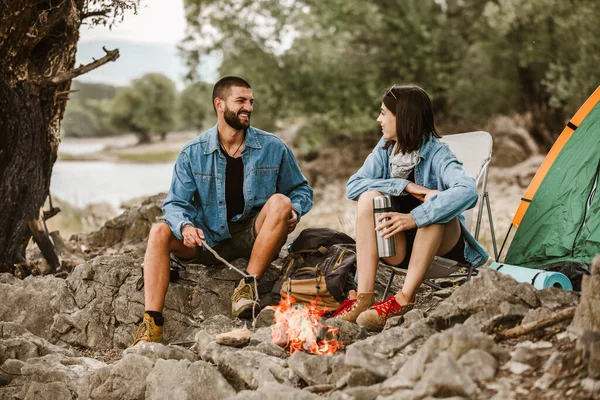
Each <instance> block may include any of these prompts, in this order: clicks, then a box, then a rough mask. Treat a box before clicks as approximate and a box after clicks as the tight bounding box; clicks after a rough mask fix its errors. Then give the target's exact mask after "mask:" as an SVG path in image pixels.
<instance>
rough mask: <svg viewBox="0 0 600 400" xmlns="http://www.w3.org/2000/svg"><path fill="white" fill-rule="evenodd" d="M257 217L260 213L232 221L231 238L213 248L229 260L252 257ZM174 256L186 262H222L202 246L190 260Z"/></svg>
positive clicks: (207, 263) (204, 263)
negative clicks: (242, 219)
mask: <svg viewBox="0 0 600 400" xmlns="http://www.w3.org/2000/svg"><path fill="white" fill-rule="evenodd" d="M256 217H258V214H256V215H255V216H253V217H250V218H248V219H246V220H244V221H241V222H230V223H229V233H230V234H231V238H229V239H227V240H224V241H222V242H220V243H219V244H217V245H215V246H214V247H213V250H215V251H216V252H217V253H218V254H219V255H220V256H221V257H223V258H224V259H225V260H227V261H233V260H235V259H237V258H250V254H251V253H252V247H253V246H254V242H255V241H256V232H255V230H254V223H255V222H256ZM173 256H175V258H176V259H177V260H178V261H180V262H183V263H186V264H202V265H216V264H221V262H220V261H219V260H217V259H216V258H215V256H214V255H213V254H212V253H211V252H210V251H208V250H206V249H203V248H202V247H198V252H197V253H196V257H195V258H192V259H189V260H188V259H185V260H184V259H182V258H180V257H178V256H177V255H175V254H173Z"/></svg>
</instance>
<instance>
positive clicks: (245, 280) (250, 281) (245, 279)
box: [242, 276, 254, 283]
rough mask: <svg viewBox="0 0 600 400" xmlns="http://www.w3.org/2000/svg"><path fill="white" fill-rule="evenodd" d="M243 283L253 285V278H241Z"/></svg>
mask: <svg viewBox="0 0 600 400" xmlns="http://www.w3.org/2000/svg"><path fill="white" fill-rule="evenodd" d="M242 280H243V281H244V282H245V283H254V276H249V277H247V278H242Z"/></svg>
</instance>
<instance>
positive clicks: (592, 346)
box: [569, 254, 600, 379]
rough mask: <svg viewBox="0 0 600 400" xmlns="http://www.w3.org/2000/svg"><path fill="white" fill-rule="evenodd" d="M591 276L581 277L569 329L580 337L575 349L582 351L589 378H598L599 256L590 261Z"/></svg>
mask: <svg viewBox="0 0 600 400" xmlns="http://www.w3.org/2000/svg"><path fill="white" fill-rule="evenodd" d="M591 271H592V274H591V275H589V276H583V280H582V282H581V301H580V303H579V306H578V307H577V310H576V311H575V317H574V318H573V322H572V323H571V326H570V327H569V328H570V329H571V331H573V332H575V333H577V334H578V335H579V336H580V337H579V339H578V340H577V347H578V348H579V349H581V350H583V355H584V357H585V359H586V361H587V363H588V374H589V376H590V377H591V378H594V379H598V378H600V254H598V255H596V257H594V259H593V260H592V266H591Z"/></svg>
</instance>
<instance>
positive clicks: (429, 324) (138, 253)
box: [0, 196, 600, 400]
mask: <svg viewBox="0 0 600 400" xmlns="http://www.w3.org/2000/svg"><path fill="white" fill-rule="evenodd" d="M161 201H162V197H161V196H156V197H153V198H150V199H148V200H147V201H146V202H144V204H143V205H142V206H141V207H139V208H132V209H130V210H129V211H127V212H126V213H124V214H123V215H121V216H119V217H117V218H116V219H114V220H111V221H109V222H108V223H107V224H106V225H105V226H104V227H102V228H101V229H100V230H98V231H96V232H93V233H90V234H81V235H76V236H73V237H72V238H71V239H70V240H68V241H65V242H64V243H61V244H60V249H61V252H62V255H63V265H64V273H63V274H61V276H63V278H59V277H55V276H52V275H46V276H42V275H38V276H33V275H32V276H28V277H27V278H25V279H23V280H21V279H18V278H16V277H14V276H12V275H9V274H3V275H0V321H2V322H0V399H142V398H148V399H154V398H156V399H158V398H161V399H171V398H172V399H180V398H189V399H195V398H197V399H313V398H314V399H318V398H321V397H329V398H333V399H361V400H362V399H365V400H366V399H379V400H383V399H432V398H454V399H459V398H473V399H488V398H494V399H518V398H549V399H563V398H572V399H587V398H600V301H599V300H600V295H599V293H600V259H598V260H597V261H598V262H597V263H596V264H595V265H594V267H593V274H592V275H591V276H588V277H585V280H584V284H583V291H582V293H581V295H580V294H579V293H573V292H565V291H561V290H559V289H555V288H550V289H545V290H541V291H538V290H536V289H534V288H533V287H532V286H531V285H528V284H523V283H517V282H516V281H514V280H513V279H512V278H510V277H507V276H504V275H501V274H499V273H497V272H495V271H491V270H486V271H483V272H481V273H480V274H479V276H477V277H475V278H474V279H472V280H471V281H470V282H467V283H464V284H462V285H460V286H458V285H457V284H458V283H461V282H456V281H450V280H447V281H444V282H441V284H442V286H444V287H445V288H444V289H443V290H441V291H437V292H432V291H431V289H429V288H427V287H423V288H422V289H420V291H419V293H418V304H419V307H418V308H417V309H415V310H412V311H410V312H409V313H407V314H406V315H405V316H404V317H397V318H392V319H391V320H390V321H388V324H387V326H386V328H385V329H384V330H383V332H381V333H379V334H375V335H368V334H367V333H366V332H364V331H362V330H361V329H359V328H358V326H357V325H355V324H350V323H343V322H340V321H332V320H329V321H326V323H329V324H331V325H334V326H336V327H338V328H339V330H340V339H341V341H342V342H343V343H344V345H345V346H344V348H343V349H341V350H339V351H337V352H336V353H334V354H332V355H312V354H307V353H304V352H295V353H294V354H293V355H291V356H290V354H289V352H287V351H285V350H283V349H281V348H280V347H278V346H277V345H275V344H273V343H272V341H271V328H270V325H271V324H272V323H273V311H272V310H268V309H265V310H263V311H262V312H261V313H260V314H259V316H258V318H257V321H256V324H255V327H254V328H252V327H251V326H250V325H248V327H249V328H250V329H252V332H251V335H249V337H248V340H247V341H246V342H242V343H236V345H237V346H238V347H232V346H227V345H224V344H220V343H223V342H222V341H221V340H219V339H218V338H217V335H218V334H221V333H225V332H230V331H232V330H234V329H238V328H242V327H243V326H244V322H243V321H240V320H237V319H231V318H230V317H229V315H230V314H229V312H230V296H231V294H232V292H233V288H234V285H235V281H236V280H237V279H238V278H239V277H238V276H237V273H236V272H235V271H232V270H227V269H225V268H206V267H203V266H197V267H188V269H187V270H186V271H184V272H182V273H181V277H180V279H179V280H178V281H177V282H175V283H172V284H171V286H170V289H169V292H168V295H167V299H166V310H165V317H166V321H167V322H166V324H165V335H164V339H165V344H154V343H151V344H146V345H144V346H141V347H139V348H129V349H128V346H129V345H130V344H131V343H132V333H133V331H134V329H135V327H136V326H137V324H138V323H139V322H140V320H141V316H142V313H143V310H144V307H143V292H142V291H138V290H137V289H136V283H137V281H138V279H139V277H140V267H141V263H142V260H143V254H144V250H145V246H146V242H145V240H146V237H147V234H148V231H149V229H150V226H151V224H152V223H153V222H154V221H155V220H156V218H158V217H160V204H161ZM244 264H245V261H244V260H238V261H236V262H235V265H236V266H238V267H244ZM33 272H34V274H39V273H40V272H41V271H39V270H37V269H36V270H34V271H33ZM66 272H69V273H68V274H67V273H66ZM278 273H279V268H278V266H277V263H275V264H274V265H273V266H272V267H270V268H269V270H268V273H267V274H266V276H265V279H264V280H263V282H262V284H261V286H260V287H259V291H260V292H261V301H262V303H263V304H267V303H269V302H270V301H272V298H271V296H270V294H269V293H268V292H269V282H272V281H273V280H275V279H276V277H277V275H278ZM386 278H387V273H386V272H385V271H383V270H382V271H380V272H379V275H378V283H377V292H378V293H379V295H380V296H381V292H382V289H383V283H384V282H385V281H386ZM400 284H401V280H400V278H396V281H395V287H394V289H398V287H399V285H400ZM574 307H577V311H576V314H575V317H574V319H573V320H572V321H571V320H570V319H568V320H566V321H564V322H561V323H558V324H554V325H552V326H550V327H547V328H545V329H539V330H537V331H534V332H533V333H529V334H527V335H523V336H519V337H517V338H513V339H507V340H503V341H502V340H499V337H498V336H496V335H497V334H498V332H501V331H504V330H506V329H508V328H511V327H514V326H519V325H523V324H527V323H530V322H534V321H538V320H541V319H545V318H548V317H550V316H552V315H556V313H558V312H560V311H562V310H567V309H569V308H574Z"/></svg>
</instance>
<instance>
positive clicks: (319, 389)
mask: <svg viewBox="0 0 600 400" xmlns="http://www.w3.org/2000/svg"><path fill="white" fill-rule="evenodd" d="M333 389H335V385H331V384H328V383H325V384H322V385H313V386H307V387H305V388H304V389H302V390H306V391H307V392H311V393H323V392H329V391H331V390H333Z"/></svg>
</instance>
